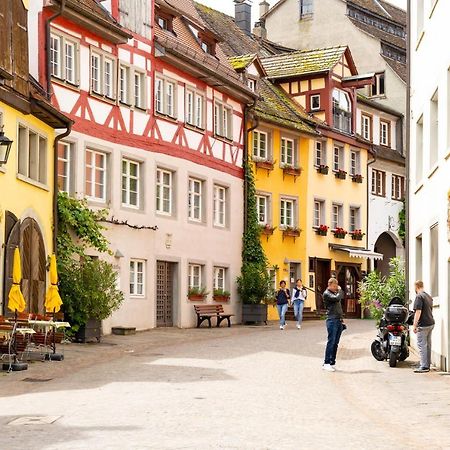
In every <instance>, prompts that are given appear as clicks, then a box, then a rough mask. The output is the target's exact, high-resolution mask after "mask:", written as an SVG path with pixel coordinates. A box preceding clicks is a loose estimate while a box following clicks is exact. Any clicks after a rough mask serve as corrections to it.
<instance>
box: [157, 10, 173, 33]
mask: <svg viewBox="0 0 450 450" xmlns="http://www.w3.org/2000/svg"><path fill="white" fill-rule="evenodd" d="M172 20H173V17H172V16H170V15H169V14H164V13H161V12H160V13H159V14H158V16H157V17H156V22H157V24H158V25H159V26H160V27H161V29H163V30H167V31H173V25H172Z"/></svg>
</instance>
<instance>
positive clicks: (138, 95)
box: [134, 70, 173, 115]
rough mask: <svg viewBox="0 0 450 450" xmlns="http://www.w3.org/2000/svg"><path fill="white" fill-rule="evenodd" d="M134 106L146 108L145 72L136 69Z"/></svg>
mask: <svg viewBox="0 0 450 450" xmlns="http://www.w3.org/2000/svg"><path fill="white" fill-rule="evenodd" d="M134 106H136V107H137V108H141V109H145V108H146V99H145V73H143V72H138V71H136V70H135V71H134ZM172 112H173V111H172ZM169 115H172V114H169Z"/></svg>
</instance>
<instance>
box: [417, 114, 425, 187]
mask: <svg viewBox="0 0 450 450" xmlns="http://www.w3.org/2000/svg"><path fill="white" fill-rule="evenodd" d="M423 159H424V158H423V116H421V117H420V118H419V120H418V121H417V123H416V183H417V184H419V183H420V182H421V181H422V177H423Z"/></svg>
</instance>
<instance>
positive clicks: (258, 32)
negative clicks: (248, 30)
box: [253, 20, 267, 39]
mask: <svg viewBox="0 0 450 450" xmlns="http://www.w3.org/2000/svg"><path fill="white" fill-rule="evenodd" d="M253 34H254V35H255V36H256V37H259V38H261V39H267V30H266V27H265V25H264V20H259V21H258V22H256V23H255V27H254V28H253Z"/></svg>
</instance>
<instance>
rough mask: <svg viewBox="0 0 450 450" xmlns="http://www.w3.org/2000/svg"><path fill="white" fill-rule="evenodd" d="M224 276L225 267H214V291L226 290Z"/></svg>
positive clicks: (225, 272)
mask: <svg viewBox="0 0 450 450" xmlns="http://www.w3.org/2000/svg"><path fill="white" fill-rule="evenodd" d="M226 274H227V269H226V268H225V267H214V280H213V281H214V289H217V290H221V291H225V290H226V281H227V279H226Z"/></svg>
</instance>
